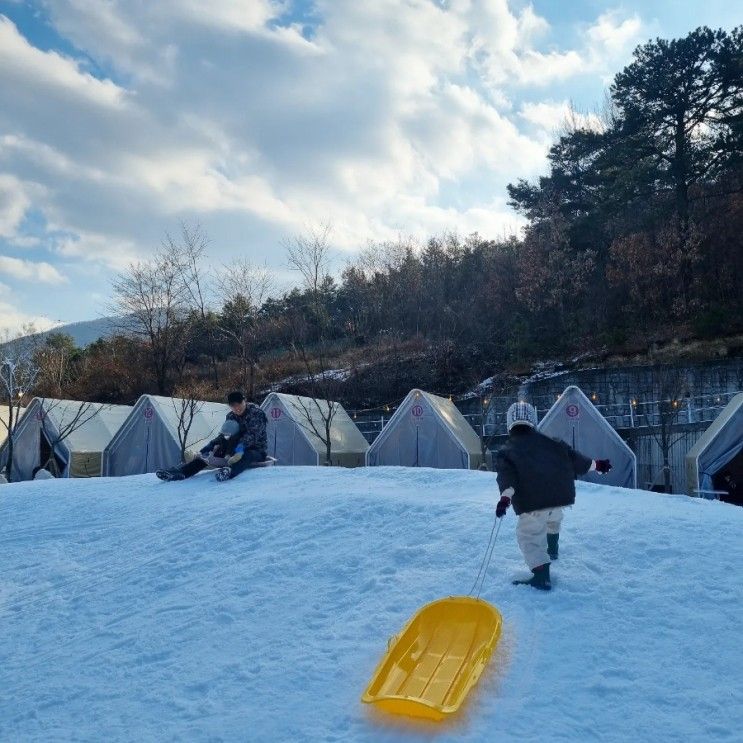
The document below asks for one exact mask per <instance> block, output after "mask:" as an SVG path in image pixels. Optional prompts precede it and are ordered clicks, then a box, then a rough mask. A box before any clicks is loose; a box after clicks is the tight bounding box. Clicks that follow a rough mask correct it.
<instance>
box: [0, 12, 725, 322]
mask: <svg viewBox="0 0 743 743" xmlns="http://www.w3.org/2000/svg"><path fill="white" fill-rule="evenodd" d="M735 7H736V3H733V2H729V1H728V0H705V1H704V2H700V1H698V0H657V1H655V2H652V1H650V2H647V1H643V0H629V1H628V2H623V3H615V2H611V1H603V0H570V1H569V2H568V0H535V1H534V2H522V1H518V0H512V1H511V2H507V0H373V1H369V2H364V1H362V0H209V1H208V2H205V1H203V0H37V1H36V2H27V1H26V0H0V328H8V327H16V326H18V325H19V324H20V323H21V322H24V321H28V320H34V321H35V322H36V323H37V325H39V326H44V325H48V324H49V323H50V322H52V321H64V322H70V321H76V320H83V319H91V318H95V317H99V316H101V315H103V314H104V313H105V306H106V300H107V297H108V294H109V286H110V281H111V278H112V276H113V275H114V274H115V273H116V271H117V270H119V269H121V268H122V267H123V266H125V265H126V264H127V263H129V262H131V261H133V260H136V259H137V258H142V257H146V256H147V255H148V254H150V253H151V252H152V250H153V249H155V248H156V247H157V245H158V243H159V241H160V239H161V238H162V236H163V234H164V233H165V232H166V231H177V229H178V225H179V222H180V221H181V220H187V221H188V222H190V223H195V222H198V223H200V224H201V225H202V226H203V228H204V229H205V231H206V232H207V233H208V235H209V237H210V239H211V253H212V256H213V260H214V261H215V263H221V262H223V261H226V260H228V259H229V258H230V257H233V256H237V255H248V256H250V257H251V258H253V259H254V260H256V261H258V262H263V261H265V262H267V263H268V265H269V266H271V267H272V268H273V269H275V270H276V272H277V275H278V276H279V277H280V278H281V279H284V280H285V279H286V278H287V271H286V268H285V266H284V256H283V249H282V247H281V242H282V240H283V239H285V238H286V237H287V236H290V235H292V234H295V233H297V232H301V231H303V230H305V229H307V227H309V226H312V225H317V224H318V223H320V222H331V223H332V225H333V241H334V245H335V248H336V250H337V253H336V255H337V262H338V263H340V262H341V260H342V256H344V255H346V254H351V253H352V252H353V251H354V250H357V249H358V248H359V247H363V246H364V245H365V244H366V243H367V241H368V240H383V239H390V238H395V237H396V236H398V235H405V236H407V235H413V236H417V237H419V238H423V237H425V236H426V235H430V234H437V233H441V232H442V231H444V230H456V231H457V232H459V233H461V234H468V233H471V232H475V231H477V232H479V233H480V234H482V235H486V236H501V235H503V234H504V233H511V232H514V231H517V230H518V229H519V227H520V225H521V221H520V219H519V217H518V216H517V215H516V214H514V213H513V212H511V211H510V210H509V208H508V206H507V205H506V191H505V186H506V184H507V183H508V182H509V181H513V180H514V179H516V178H518V177H527V178H530V177H534V176H535V175H536V174H538V173H540V172H541V171H543V169H544V165H545V153H546V150H547V147H548V146H549V143H550V141H551V138H552V137H553V135H554V132H555V128H556V127H557V126H559V124H560V122H561V121H562V119H563V118H564V115H565V111H566V107H567V105H568V102H569V101H572V102H573V103H574V105H575V107H576V108H577V109H578V110H579V111H584V112H590V111H591V110H593V109H595V108H596V106H597V105H598V104H599V103H600V101H601V99H602V97H603V94H604V90H605V89H606V86H607V84H608V82H609V81H610V79H611V77H612V75H613V73H615V72H616V71H617V70H618V69H620V68H621V67H622V66H623V65H624V64H626V63H627V62H628V60H629V59H630V56H631V52H632V49H633V48H634V47H635V46H636V45H637V44H638V43H639V42H641V41H644V40H646V39H647V38H650V37H654V36H658V35H661V36H664V37H672V36H680V35H683V34H685V33H687V32H688V31H689V30H691V29H692V28H695V27H696V26H698V25H702V24H707V25H710V26H715V27H719V26H722V27H725V28H731V27H732V26H733V25H734V24H735V22H736V21H737V20H739V18H736V17H735V16H736V15H737V14H736V12H735Z"/></svg>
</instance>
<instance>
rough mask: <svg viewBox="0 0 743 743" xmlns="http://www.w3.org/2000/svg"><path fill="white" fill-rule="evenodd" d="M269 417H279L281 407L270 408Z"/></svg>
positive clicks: (276, 418)
mask: <svg viewBox="0 0 743 743" xmlns="http://www.w3.org/2000/svg"><path fill="white" fill-rule="evenodd" d="M271 417H272V418H273V419H274V420H275V421H277V420H278V419H279V418H281V408H271Z"/></svg>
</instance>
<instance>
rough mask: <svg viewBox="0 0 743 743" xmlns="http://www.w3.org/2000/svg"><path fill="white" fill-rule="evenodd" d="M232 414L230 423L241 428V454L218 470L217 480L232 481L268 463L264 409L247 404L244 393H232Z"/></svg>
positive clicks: (230, 400) (228, 401) (230, 396)
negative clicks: (262, 463)
mask: <svg viewBox="0 0 743 743" xmlns="http://www.w3.org/2000/svg"><path fill="white" fill-rule="evenodd" d="M227 404H228V405H229V406H230V412H229V413H228V414H227V420H228V421H234V422H236V423H237V424H238V425H239V426H240V444H239V447H238V448H239V449H240V451H239V452H236V454H235V455H233V457H231V458H230V460H229V461H228V463H227V464H226V466H224V467H221V468H220V469H219V470H217V474H216V477H217V480H220V481H224V480H231V479H232V478H233V477H237V476H238V475H239V474H240V473H241V472H244V471H245V470H246V469H249V468H251V467H255V466H256V465H258V464H260V463H261V462H265V461H266V450H267V449H268V436H267V433H266V414H265V413H264V412H263V409H262V408H261V407H260V406H259V405H256V404H255V403H252V402H246V400H245V395H243V393H242V392H239V391H235V392H230V394H229V395H227Z"/></svg>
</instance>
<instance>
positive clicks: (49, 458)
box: [39, 430, 67, 477]
mask: <svg viewBox="0 0 743 743" xmlns="http://www.w3.org/2000/svg"><path fill="white" fill-rule="evenodd" d="M39 464H40V465H41V466H42V467H43V468H44V469H47V470H49V472H51V473H52V474H53V475H54V476H55V477H60V476H61V475H62V473H63V472H64V471H65V467H66V466H67V463H66V462H65V460H64V459H63V458H62V457H60V456H59V454H58V453H57V452H55V451H54V450H53V448H52V445H51V443H50V441H49V438H48V436H47V435H46V431H44V430H41V431H40V432H39Z"/></svg>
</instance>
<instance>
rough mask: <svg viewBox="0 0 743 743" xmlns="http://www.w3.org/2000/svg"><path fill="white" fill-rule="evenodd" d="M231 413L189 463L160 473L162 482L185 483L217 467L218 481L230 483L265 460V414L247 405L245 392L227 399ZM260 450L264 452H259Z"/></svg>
mask: <svg viewBox="0 0 743 743" xmlns="http://www.w3.org/2000/svg"><path fill="white" fill-rule="evenodd" d="M227 403H228V404H229V406H230V412H229V413H227V417H226V419H225V422H224V424H223V425H222V429H221V431H220V433H219V436H217V437H216V438H215V439H213V440H212V441H210V442H209V443H208V444H206V445H205V446H204V447H202V448H201V450H200V451H199V453H198V456H196V457H193V458H192V459H191V460H190V461H188V462H184V463H183V464H180V465H178V466H176V467H171V468H169V469H165V470H158V471H157V472H156V473H155V474H156V475H157V477H159V478H160V479H161V480H168V481H170V480H185V479H186V478H188V477H193V476H194V475H195V474H197V473H199V472H201V471H202V470H203V469H205V468H206V467H218V468H219V469H218V470H217V473H216V476H217V479H218V480H229V479H230V478H231V477H235V476H236V475H239V474H240V473H241V472H242V471H243V470H245V469H247V468H248V467H250V466H254V465H255V464H256V463H257V462H262V461H263V460H265V458H266V448H267V444H266V414H265V413H264V412H263V410H262V409H261V408H260V407H259V406H258V405H255V404H253V403H246V402H245V396H244V395H243V394H242V392H230V394H229V395H228V396H227ZM258 447H261V448H258Z"/></svg>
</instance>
